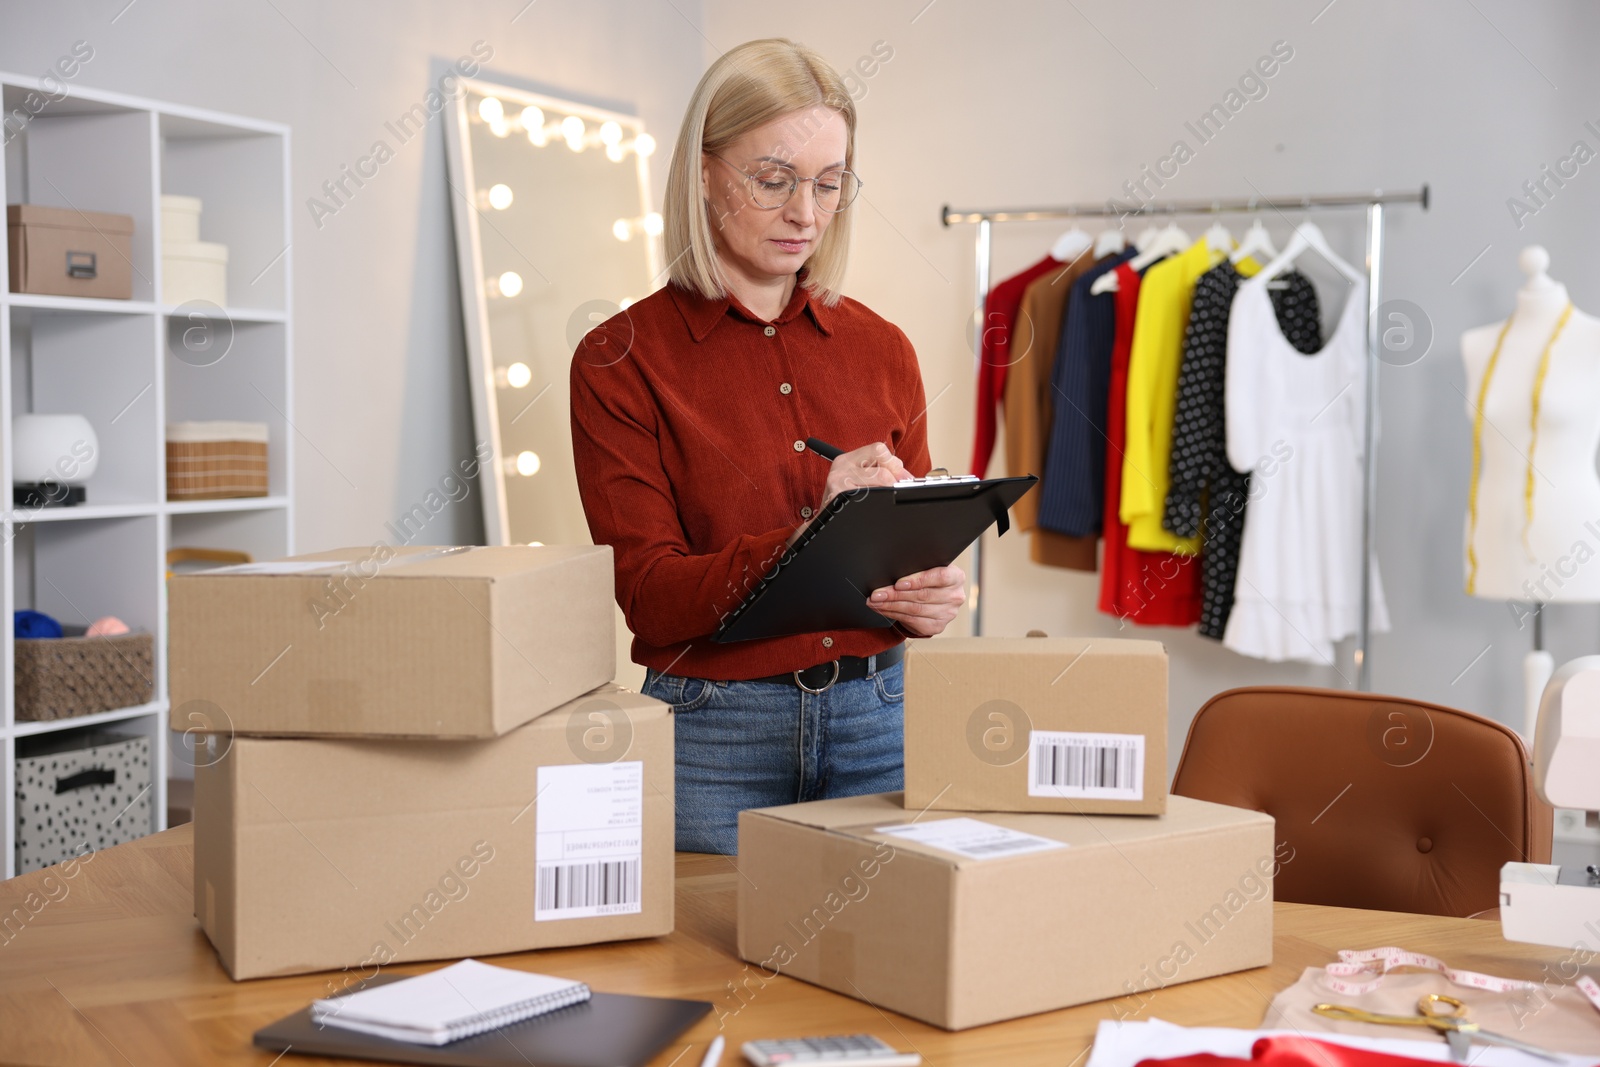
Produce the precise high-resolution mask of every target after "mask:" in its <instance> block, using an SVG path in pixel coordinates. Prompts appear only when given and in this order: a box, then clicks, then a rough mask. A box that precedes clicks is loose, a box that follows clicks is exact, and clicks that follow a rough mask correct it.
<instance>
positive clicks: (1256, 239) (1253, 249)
mask: <svg viewBox="0 0 1600 1067" xmlns="http://www.w3.org/2000/svg"><path fill="white" fill-rule="evenodd" d="M1250 256H1255V257H1256V258H1257V259H1267V260H1273V259H1277V258H1278V250H1277V249H1276V248H1274V247H1272V238H1271V237H1270V236H1269V235H1268V234H1267V228H1266V227H1265V226H1263V225H1261V220H1260V219H1259V218H1258V219H1256V220H1255V221H1254V222H1252V223H1251V224H1250V228H1249V229H1248V230H1246V231H1245V233H1244V237H1243V238H1242V239H1241V240H1240V241H1239V247H1238V248H1235V249H1234V250H1233V254H1232V255H1230V256H1229V257H1228V260H1229V261H1230V262H1232V263H1238V262H1239V261H1240V260H1242V259H1246V258H1248V257H1250Z"/></svg>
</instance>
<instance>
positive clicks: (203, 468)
mask: <svg viewBox="0 0 1600 1067" xmlns="http://www.w3.org/2000/svg"><path fill="white" fill-rule="evenodd" d="M266 495H267V446H266V444H265V443H264V442H260V441H168V442H167V499H168V500H219V499H223V498H226V497H239V496H266Z"/></svg>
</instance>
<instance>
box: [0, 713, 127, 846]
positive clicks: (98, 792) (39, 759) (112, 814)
mask: <svg viewBox="0 0 1600 1067" xmlns="http://www.w3.org/2000/svg"><path fill="white" fill-rule="evenodd" d="M150 783H151V772H150V739H149V738H148V737H131V736H128V735H125V734H115V733H110V732H108V731H104V730H93V731H89V730H74V731H71V732H70V733H69V734H65V735H54V736H44V737H23V738H18V739H17V797H16V799H17V873H18V874H23V873H26V872H27V871H36V870H38V869H39V868H41V867H48V866H50V865H51V864H53V863H60V862H61V861H63V860H68V859H72V858H74V857H82V856H85V855H88V854H89V853H90V852H91V851H99V850H100V849H102V848H109V847H111V846H112V845H120V844H122V843H123V842H124V841H132V840H133V839H134V838H136V837H142V836H144V835H145V834H148V833H150V832H151V831H152V830H153V829H154V826H153V825H152V824H151V821H150V813H151V810H152V804H153V800H152V797H151V792H152V791H151V788H150Z"/></svg>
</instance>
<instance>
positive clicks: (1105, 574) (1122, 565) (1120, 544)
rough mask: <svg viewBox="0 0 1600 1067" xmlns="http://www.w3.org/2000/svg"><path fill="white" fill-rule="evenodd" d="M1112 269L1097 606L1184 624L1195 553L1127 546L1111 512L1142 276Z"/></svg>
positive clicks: (1196, 586)
mask: <svg viewBox="0 0 1600 1067" xmlns="http://www.w3.org/2000/svg"><path fill="white" fill-rule="evenodd" d="M1116 274H1117V296H1116V315H1117V320H1116V335H1115V340H1114V341H1113V343H1112V348H1111V388H1110V390H1109V391H1108V394H1107V399H1106V501H1105V540H1106V544H1105V553H1104V555H1103V556H1102V558H1101V561H1100V610H1101V611H1103V612H1105V613H1106V614H1108V615H1117V616H1120V617H1122V618H1125V619H1129V620H1131V621H1133V622H1136V623H1140V624H1141V625H1144V626H1188V625H1191V624H1192V623H1197V622H1199V621H1200V558H1199V557H1198V556H1180V555H1176V554H1174V553H1170V552H1141V551H1140V550H1139V549H1137V548H1129V547H1128V527H1127V525H1126V524H1125V523H1123V522H1122V520H1121V519H1119V518H1118V517H1117V515H1118V512H1119V510H1120V507H1121V503H1122V449H1123V446H1124V445H1125V444H1126V443H1127V440H1128V355H1129V353H1130V352H1131V350H1132V348H1133V320H1134V313H1135V312H1136V311H1137V310H1138V307H1139V284H1140V282H1141V280H1142V279H1141V277H1140V275H1139V272H1138V271H1136V270H1134V269H1133V268H1132V267H1130V266H1128V265H1127V264H1126V263H1124V264H1122V265H1120V266H1118V267H1117V269H1116Z"/></svg>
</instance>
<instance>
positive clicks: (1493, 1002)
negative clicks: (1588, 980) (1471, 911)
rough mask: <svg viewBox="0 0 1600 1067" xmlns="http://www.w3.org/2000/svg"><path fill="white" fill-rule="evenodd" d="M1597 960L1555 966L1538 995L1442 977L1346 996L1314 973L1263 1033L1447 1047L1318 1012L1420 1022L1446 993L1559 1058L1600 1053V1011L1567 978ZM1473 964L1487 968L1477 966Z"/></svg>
mask: <svg viewBox="0 0 1600 1067" xmlns="http://www.w3.org/2000/svg"><path fill="white" fill-rule="evenodd" d="M1594 955H1595V954H1594V953H1590V952H1582V951H1575V952H1574V953H1573V956H1572V958H1571V959H1569V960H1567V961H1566V962H1565V963H1557V964H1550V965H1548V966H1547V967H1546V969H1545V973H1544V974H1543V975H1542V976H1541V979H1540V980H1538V981H1537V982H1536V983H1535V988H1533V989H1529V990H1518V991H1516V992H1510V993H1491V992H1489V991H1487V990H1483V989H1469V988H1466V987H1464V986H1459V985H1456V984H1455V983H1453V982H1450V981H1449V980H1447V979H1446V978H1444V977H1443V976H1441V975H1437V974H1426V973H1417V972H1408V973H1404V974H1388V975H1385V976H1384V977H1383V979H1382V981H1381V982H1380V984H1379V986H1378V988H1377V989H1374V990H1373V991H1372V992H1370V993H1361V994H1351V993H1340V992H1337V991H1335V990H1334V989H1332V988H1330V987H1329V986H1328V985H1327V981H1328V978H1327V974H1326V972H1324V971H1323V969H1322V968H1321V967H1307V968H1306V970H1305V972H1304V973H1302V974H1301V975H1300V980H1299V981H1298V982H1296V983H1295V984H1294V985H1292V986H1290V987H1289V988H1288V989H1285V990H1284V991H1283V992H1281V993H1279V994H1278V995H1277V996H1276V997H1275V998H1273V1001H1272V1006H1271V1007H1269V1008H1268V1009H1267V1017H1266V1018H1265V1019H1263V1020H1262V1022H1261V1027H1262V1029H1266V1030H1275V1029H1285V1030H1299V1031H1301V1032H1303V1033H1304V1034H1305V1035H1306V1036H1307V1037H1315V1036H1316V1035H1317V1033H1318V1032H1324V1033H1326V1032H1333V1033H1339V1034H1358V1035H1360V1036H1362V1037H1400V1038H1407V1037H1409V1038H1415V1039H1416V1040H1418V1041H1428V1042H1433V1043H1435V1044H1442V1043H1443V1042H1444V1037H1443V1035H1441V1034H1438V1033H1436V1032H1434V1031H1433V1030H1429V1029H1427V1028H1425V1027H1420V1026H1418V1027H1411V1026H1389V1025H1379V1024H1376V1023H1353V1022H1341V1021H1339V1020H1336V1019H1329V1018H1326V1017H1325V1016H1322V1015H1318V1014H1317V1013H1316V1012H1314V1011H1312V1010H1311V1009H1312V1007H1313V1006H1315V1005H1317V1004H1339V1005H1343V1006H1348V1007H1352V1008H1361V1009H1363V1010H1365V1011H1376V1012H1382V1013H1384V1014H1385V1015H1414V1014H1416V1010H1417V1001H1418V1000H1420V999H1421V998H1422V996H1423V995H1424V994H1426V993H1443V994H1444V995H1446V996H1451V997H1455V998H1456V999H1457V1000H1460V1001H1462V1002H1463V1003H1465V1004H1466V1005H1467V1007H1468V1008H1469V1009H1470V1010H1471V1015H1470V1016H1469V1017H1470V1018H1471V1019H1472V1020H1473V1021H1474V1022H1476V1023H1477V1024H1478V1025H1479V1026H1481V1027H1482V1028H1483V1029H1485V1030H1489V1031H1492V1032H1494V1033H1497V1034H1504V1035H1505V1036H1507V1037H1511V1038H1515V1039H1516V1040H1518V1041H1526V1042H1527V1043H1528V1044H1530V1045H1537V1046H1539V1047H1540V1048H1543V1049H1548V1050H1550V1051H1552V1052H1581V1053H1591V1054H1592V1053H1593V1052H1594V1051H1595V1050H1596V1049H1600V1011H1596V1010H1595V1009H1594V1007H1593V1006H1592V1005H1591V1004H1590V1003H1589V1002H1588V1001H1587V1000H1585V999H1584V996H1583V994H1582V993H1580V992H1578V991H1577V990H1576V989H1574V988H1573V987H1572V986H1571V985H1570V984H1569V983H1568V980H1567V978H1565V977H1563V976H1568V977H1576V976H1577V975H1578V974H1579V973H1581V972H1580V971H1579V967H1580V966H1582V965H1583V964H1585V963H1589V964H1592V963H1594V962H1595V961H1594V959H1593V958H1592V957H1594ZM1445 962H1447V963H1448V962H1450V961H1448V960H1446V961H1445ZM1471 963H1472V964H1473V965H1475V966H1481V965H1482V964H1481V963H1480V962H1479V961H1477V960H1473V961H1471Z"/></svg>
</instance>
